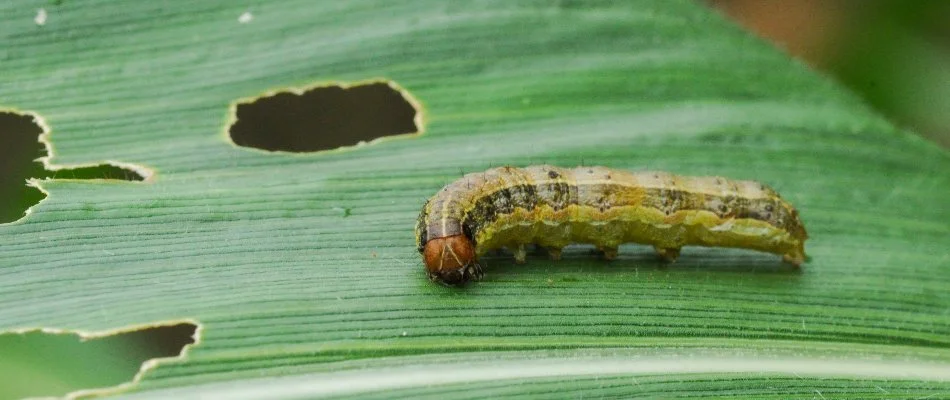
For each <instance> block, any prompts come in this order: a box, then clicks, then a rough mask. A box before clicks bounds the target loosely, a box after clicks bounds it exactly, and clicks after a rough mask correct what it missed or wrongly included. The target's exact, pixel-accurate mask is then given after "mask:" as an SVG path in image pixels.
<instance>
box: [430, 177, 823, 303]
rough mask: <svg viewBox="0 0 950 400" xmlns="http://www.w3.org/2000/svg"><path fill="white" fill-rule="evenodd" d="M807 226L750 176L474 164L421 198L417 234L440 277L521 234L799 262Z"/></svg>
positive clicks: (552, 243)
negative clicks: (747, 252)
mask: <svg viewBox="0 0 950 400" xmlns="http://www.w3.org/2000/svg"><path fill="white" fill-rule="evenodd" d="M807 237H808V235H807V234H806V233H805V227H804V226H803V225H802V223H801V221H800V220H799V218H798V211H797V210H795V208H794V207H793V206H792V205H791V204H789V203H788V202H786V201H785V200H783V199H782V198H781V197H779V195H778V193H776V192H775V191H774V190H772V189H771V188H769V187H768V186H766V185H763V184H761V183H758V182H753V181H737V180H730V179H726V178H720V177H687V176H677V175H673V174H670V173H666V172H629V171H622V170H615V169H609V168H605V167H578V168H573V169H567V168H558V167H553V166H549V165H538V166H531V167H526V168H515V167H501V168H494V169H490V170H488V171H485V172H478V173H472V174H468V175H465V176H463V177H462V178H460V179H459V180H457V181H455V182H452V183H450V184H449V185H447V186H445V187H444V188H442V190H440V191H439V192H438V193H436V194H435V195H434V196H432V198H430V199H429V200H428V201H426V203H425V205H424V206H423V207H422V212H421V214H420V215H419V220H418V222H417V223H416V243H417V245H418V248H419V252H420V253H422V258H423V262H424V263H425V268H426V271H427V273H428V275H429V279H431V280H433V281H435V282H439V283H442V284H446V285H456V284H462V283H465V282H467V281H469V280H472V279H479V278H481V276H482V268H481V266H480V265H479V264H478V257H479V256H481V255H483V254H485V253H486V252H487V251H489V250H492V249H498V248H501V247H507V248H509V249H512V251H513V252H514V256H515V261H516V262H518V263H523V262H524V260H525V248H524V246H525V245H526V244H537V245H539V246H542V247H545V248H547V249H548V253H549V254H550V255H551V258H552V259H555V260H557V259H559V258H560V256H561V248H563V247H564V246H566V245H568V244H569V243H591V244H594V245H596V246H597V247H598V248H599V249H600V250H601V251H603V254H604V257H605V258H606V259H608V260H609V259H613V258H614V257H616V256H617V247H618V246H619V245H620V244H621V243H626V242H634V243H641V244H647V245H652V246H653V247H654V248H655V249H656V251H657V252H658V253H659V255H660V256H661V257H662V258H663V259H665V260H667V261H669V262H672V261H675V260H676V257H677V256H679V252H680V248H681V247H683V246H686V245H699V246H713V247H736V248H745V249H753V250H760V251H765V252H770V253H775V254H779V255H782V256H783V259H784V260H785V261H786V262H788V263H790V264H792V265H794V266H796V267H797V266H799V265H800V264H801V263H802V262H803V261H804V259H805V248H804V242H805V239H806V238H807Z"/></svg>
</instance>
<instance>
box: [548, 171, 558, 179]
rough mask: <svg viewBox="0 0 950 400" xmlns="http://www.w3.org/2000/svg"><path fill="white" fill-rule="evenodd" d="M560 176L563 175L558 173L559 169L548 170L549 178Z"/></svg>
mask: <svg viewBox="0 0 950 400" xmlns="http://www.w3.org/2000/svg"><path fill="white" fill-rule="evenodd" d="M560 176H561V175H560V174H558V173H557V171H548V178H551V179H557V178H559V177H560Z"/></svg>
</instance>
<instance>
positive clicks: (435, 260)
mask: <svg viewBox="0 0 950 400" xmlns="http://www.w3.org/2000/svg"><path fill="white" fill-rule="evenodd" d="M422 258H423V261H424V262H425V265H426V273H427V274H428V275H429V279H430V280H432V281H433V282H438V283H441V284H443V285H449V286H454V285H461V284H464V283H466V282H468V281H470V280H478V279H480V278H481V277H482V268H481V266H480V265H478V260H477V259H476V257H475V246H474V245H473V244H472V241H471V240H470V239H469V238H467V237H466V236H465V235H454V236H446V237H440V238H435V239H431V240H429V241H428V242H426V244H425V247H424V249H423V251H422Z"/></svg>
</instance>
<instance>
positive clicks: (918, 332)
mask: <svg viewBox="0 0 950 400" xmlns="http://www.w3.org/2000/svg"><path fill="white" fill-rule="evenodd" d="M38 7H45V8H46V12H47V19H46V21H45V24H44V25H42V26H37V25H36V23H35V22H34V20H33V18H34V15H35V13H36V8H38ZM246 11H248V12H250V13H251V14H252V15H253V18H252V19H251V20H250V21H247V22H244V23H241V22H239V21H238V18H239V16H240V15H241V14H243V13H244V12H246ZM0 38H3V39H2V40H3V42H2V43H3V45H2V46H0V59H2V60H3V63H2V64H0V68H2V73H0V102H2V104H3V106H4V107H7V108H10V109H17V110H29V111H32V112H35V113H37V114H38V115H39V116H41V117H42V118H43V120H44V121H45V123H46V124H47V125H48V126H49V127H50V129H51V134H50V140H51V143H52V146H53V150H54V154H53V157H52V158H51V160H49V161H50V163H52V164H53V165H55V166H74V165H89V164H95V163H102V162H107V161H108V162H112V163H113V164H118V165H133V166H138V167H140V168H141V169H143V170H146V171H149V172H151V173H152V174H153V175H152V176H151V178H150V179H148V180H147V181H145V182H119V183H116V182H110V181H79V180H43V181H40V182H39V183H38V184H39V185H40V186H41V187H42V188H43V189H44V190H45V191H46V192H48V198H46V199H45V200H44V201H42V202H41V203H40V204H39V205H38V206H36V207H34V208H33V209H32V210H31V213H30V214H29V215H28V216H26V217H25V218H24V219H22V220H20V221H18V222H16V223H12V224H6V225H2V226H0V249H2V253H0V254H2V257H0V332H4V331H21V330H29V329H35V328H53V329H62V330H72V331H79V332H96V333H103V332H108V331H114V330H121V329H123V328H128V327H131V326H146V325H152V324H155V323H160V322H163V321H181V320H193V321H197V323H198V324H199V325H200V326H201V328H200V341H199V343H198V344H197V345H195V346H193V347H192V348H191V349H190V350H189V351H188V353H187V356H186V357H184V358H183V359H181V360H173V361H165V362H162V363H160V365H159V366H158V367H157V368H155V369H152V370H150V371H148V372H147V373H145V374H144V377H143V378H142V380H141V381H140V382H138V383H137V384H136V385H133V386H132V387H131V388H129V389H128V391H126V392H125V393H126V394H129V395H131V396H133V397H134V396H143V397H159V398H168V397H169V396H171V395H173V394H174V395H183V396H197V395H205V396H208V397H218V398H226V397H235V396H236V395H238V394H240V395H244V396H247V397H255V395H256V396H257V397H266V398H291V397H312V396H315V395H318V394H360V395H366V396H368V397H372V396H380V397H389V396H395V395H400V396H413V397H415V396H433V397H437V396H443V395H452V396H455V397H469V396H470V397H487V396H502V395H505V396H509V395H511V396H532V397H541V396H546V395H549V396H582V395H583V396H585V397H587V396H591V397H594V396H623V397H626V396H633V395H637V394H640V395H647V396H659V397H673V396H687V395H691V396H710V397H713V396H722V397H756V396H758V397H763V398H768V397H775V398H789V397H807V398H811V397H855V398H864V397H869V396H881V397H900V398H904V397H913V396H937V395H941V394H946V393H947V391H950V387H948V386H950V385H948V383H947V381H948V380H950V351H948V349H947V348H948V346H950V313H948V312H947V310H950V294H948V291H947V287H948V283H950V224H948V221H950V207H947V206H946V204H945V203H946V199H947V198H950V176H948V174H947V173H946V171H947V170H948V168H950V154H948V152H947V151H946V150H943V149H939V148H937V147H935V146H933V145H932V144H929V143H926V142H924V141H923V140H921V139H919V138H918V137H916V136H915V135H914V134H913V133H910V132H906V131H904V130H902V129H899V128H897V127H894V126H893V125H892V124H891V123H889V122H888V121H886V120H884V119H882V118H881V117H878V116H876V115H875V114H874V113H873V112H872V111H870V110H869V109H868V107H866V106H865V105H864V104H863V103H862V102H861V101H860V100H858V99H857V98H856V97H855V96H854V95H852V94H850V93H847V92H846V91H844V90H842V89H841V88H840V87H839V86H838V85H837V84H835V83H833V82H830V81H829V80H828V79H827V78H824V77H821V76H819V75H818V74H816V73H814V72H813V71H810V70H808V69H807V68H805V67H803V66H802V65H800V64H798V63H796V62H794V61H792V60H790V59H789V58H788V57H787V56H785V55H783V54H782V53H780V52H779V51H777V50H775V49H773V48H771V47H769V46H768V45H766V44H764V43H763V42H762V41H760V40H758V39H755V38H753V37H751V36H750V35H749V34H747V33H745V32H743V31H741V30H739V29H738V28H736V27H735V26H733V25H732V24H731V23H728V22H726V21H725V20H724V19H723V18H722V17H720V16H718V15H715V14H714V13H713V12H711V11H709V10H708V9H706V8H704V7H703V6H702V5H700V4H697V3H692V2H686V1H668V0H656V1H640V2H628V1H616V2H609V1H597V2H572V1H532V2H508V1H483V2H475V3H471V2H464V3H463V2H443V1H421V0H417V1H412V2H404V3H394V2H389V1H359V2H356V1H354V2H319V3H316V2H304V1H296V2H260V3H255V4H252V5H250V6H248V5H245V4H241V3H234V2H225V1H218V2H190V3H186V2H179V3H166V2H140V1H116V2H101V3H96V2H71V1H65V2H61V4H54V3H48V2H36V3H35V4H32V3H27V2H8V3H3V4H0ZM372 79H389V80H392V81H393V82H395V83H396V84H398V85H399V86H400V87H402V88H404V89H405V90H406V91H408V93H410V94H411V96H413V97H414V98H415V99H417V100H419V101H420V102H421V103H422V105H423V107H424V109H423V110H422V113H423V120H424V133H423V134H422V135H420V136H409V137H405V138H402V139H399V140H380V141H377V142H374V143H372V144H370V145H366V146H357V147H353V148H349V149H346V150H342V151H334V152H327V153H316V154H288V153H268V152H262V151H258V150H254V149H247V148H240V147H237V146H235V145H233V144H232V143H231V142H230V141H229V140H228V138H227V126H226V125H227V123H228V121H229V118H230V117H229V115H228V113H229V110H228V105H229V104H230V103H232V102H235V101H237V100H238V99H241V98H247V97H252V96H256V95H259V94H262V93H265V92H267V91H271V90H280V89H285V88H290V87H296V88H300V87H307V86H313V85H316V84H319V83H334V82H343V83H353V82H361V81H367V80H372ZM540 163H550V164H555V165H560V166H565V167H570V166H575V165H579V164H585V165H605V166H610V167H614V168H623V169H631V170H667V171H671V172H674V173H679V174H689V175H722V176H728V177H731V178H737V179H754V180H758V181H762V182H765V183H768V184H770V185H772V186H774V187H775V188H776V189H777V190H778V191H779V192H780V193H782V194H783V196H784V197H785V198H787V199H788V200H789V201H791V202H792V203H793V204H795V205H796V206H797V207H798V208H799V210H800V211H801V214H802V217H803V220H804V222H805V224H806V227H807V228H808V230H809V233H810V235H811V238H810V240H809V241H808V242H807V243H806V250H807V252H808V254H809V255H810V257H811V260H810V262H808V263H807V264H806V265H805V267H804V269H803V271H801V272H796V271H791V270H789V269H788V268H787V267H785V266H783V265H782V264H781V263H780V262H779V261H778V260H777V259H776V257H774V256H772V255H767V254H759V253H755V252H748V251H739V250H722V249H704V248H687V249H686V250H685V251H684V253H683V255H682V257H681V258H680V260H679V261H678V263H677V264H675V265H673V266H670V267H664V266H662V265H660V264H659V263H658V262H657V261H656V260H655V258H654V255H653V254H652V250H651V249H649V248H647V247H645V246H636V245H630V246H625V247H623V248H622V249H621V257H620V259H619V260H617V261H614V262H611V263H606V262H603V261H601V260H599V259H597V258H596V257H592V256H591V255H590V254H589V251H588V249H587V248H585V247H578V248H576V249H573V250H571V251H568V252H566V254H565V260H563V261H561V262H551V261H548V260H546V259H544V258H541V257H532V258H529V261H528V264H527V265H524V266H519V265H514V263H513V262H512V260H511V259H510V257H505V256H502V257H493V258H489V259H487V260H486V263H487V265H488V268H487V271H486V272H487V276H486V279H485V280H484V281H482V282H480V283H478V284H475V285H472V286H470V287H467V288H465V289H451V288H445V287H440V286H436V285H433V284H431V283H430V282H429V281H427V280H426V278H425V275H424V273H423V270H422V265H421V261H420V258H419V255H418V253H417V252H416V249H415V245H414V243H413V239H414V238H413V225H414V223H415V218H416V216H417V214H418V212H419V209H420V208H421V206H422V203H423V201H425V199H426V198H428V197H429V196H431V195H432V194H433V193H435V192H436V191H437V190H438V189H439V188H440V187H442V186H443V185H444V184H446V183H448V182H450V181H452V180H454V179H456V178H458V177H459V176H460V174H462V173H467V172H475V171H480V170H484V169H486V168H489V167H491V166H498V165H505V164H511V165H519V166H523V165H531V164H540ZM340 210H349V213H348V215H346V213H342V212H340ZM921 365H922V366H923V367H921ZM453 371H455V372H456V373H452V372H453ZM344 383H345V385H344ZM388 389H399V391H386V390H388Z"/></svg>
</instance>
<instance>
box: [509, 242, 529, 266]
mask: <svg viewBox="0 0 950 400" xmlns="http://www.w3.org/2000/svg"><path fill="white" fill-rule="evenodd" d="M512 253H514V254H515V262H516V263H518V264H524V263H525V259H526V258H527V257H528V252H527V251H526V250H525V249H524V245H523V244H519V245H518V247H516V248H514V249H512Z"/></svg>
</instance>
